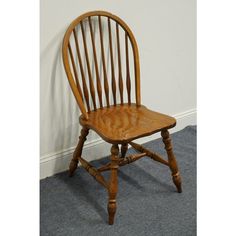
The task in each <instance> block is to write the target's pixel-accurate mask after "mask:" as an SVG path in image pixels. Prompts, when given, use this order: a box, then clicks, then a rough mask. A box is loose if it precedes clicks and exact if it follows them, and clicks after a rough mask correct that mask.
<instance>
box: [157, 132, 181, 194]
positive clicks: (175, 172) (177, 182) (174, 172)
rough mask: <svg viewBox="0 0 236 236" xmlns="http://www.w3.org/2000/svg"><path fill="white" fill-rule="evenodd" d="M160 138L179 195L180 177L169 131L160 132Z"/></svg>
mask: <svg viewBox="0 0 236 236" xmlns="http://www.w3.org/2000/svg"><path fill="white" fill-rule="evenodd" d="M161 136H162V140H163V143H164V144H165V149H166V152H167V155H168V161H169V166H170V170H171V172H172V178H173V182H174V184H175V186H176V188H177V190H178V192H179V193H181V192H182V187H181V177H180V173H179V170H178V165H177V161H176V159H175V156H174V153H173V150H172V145H171V138H170V135H169V131H168V130H162V131H161Z"/></svg>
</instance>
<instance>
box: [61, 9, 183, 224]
mask: <svg viewBox="0 0 236 236" xmlns="http://www.w3.org/2000/svg"><path fill="white" fill-rule="evenodd" d="M122 35H123V37H121V36H122ZM121 38H123V39H121ZM130 52H131V53H132V56H130ZM62 54H63V62H64V67H65V71H66V74H67V78H68V80H69V84H70V86H71V89H72V92H73V94H74V96H75V99H76V101H77V103H78V106H79V108H80V110H81V113H82V114H81V116H80V119H79V121H80V124H81V126H82V129H81V135H80V137H79V142H78V145H77V147H76V149H75V151H74V154H73V158H72V160H71V162H70V166H69V173H70V176H72V175H73V173H74V171H75V170H76V168H77V166H78V162H79V161H80V163H81V165H82V166H83V167H84V168H85V169H86V170H87V171H88V172H89V174H90V175H92V176H93V177H94V178H95V180H97V181H98V182H99V183H100V184H101V185H102V186H104V187H105V188H106V189H107V191H108V206H107V209H108V214H109V220H108V222H109V224H113V223H114V216H115V213H116V195H117V191H118V168H119V167H120V166H123V165H126V164H129V163H132V162H134V161H136V160H138V159H140V158H142V157H144V156H146V157H150V158H151V159H153V160H155V161H157V162H160V163H162V164H164V165H166V166H168V167H169V168H170V170H171V173H172V178H173V182H174V184H175V186H176V188H177V191H178V192H179V193H180V192H182V188H181V177H180V173H179V170H178V166H177V162H176V159H175V156H174V154H173V150H172V144H171V139H170V135H169V132H168V129H170V128H172V127H174V126H175V125H176V120H175V119H174V118H173V117H170V116H167V115H164V114H161V113H158V112H154V111H151V110H149V109H148V108H146V107H145V106H143V105H141V96H140V67H139V55H138V47H137V43H136V40H135V38H134V36H133V33H132V32H131V30H130V28H129V27H128V26H127V24H126V23H125V22H124V21H123V20H121V19H120V18H119V17H117V16H115V15H113V14H111V13H109V12H105V11H92V12H88V13H85V14H83V15H81V16H79V17H78V18H76V19H75V20H74V21H73V22H72V23H71V24H70V26H69V28H68V29H67V31H66V33H65V36H64V40H63V47H62ZM131 64H132V65H131ZM132 68H133V69H132ZM79 71H80V73H79ZM79 75H80V76H79ZM124 78H125V79H124ZM132 83H133V84H134V85H133V84H132ZM125 85H126V86H125ZM125 87H126V88H125ZM132 87H134V90H132ZM132 91H134V94H135V95H134V94H132ZM133 97H135V98H133ZM134 101H135V102H134ZM89 130H94V131H95V132H96V133H97V134H98V135H100V136H101V137H102V139H104V140H105V141H107V142H108V143H111V144H112V147H111V159H110V162H109V163H107V164H106V165H103V166H101V167H99V168H95V167H94V166H92V165H91V164H90V163H89V162H88V161H86V160H85V159H84V158H83V157H82V156H81V154H82V149H83V145H84V142H85V141H86V136H87V135H88V133H89ZM156 132H161V136H162V139H163V142H164V145H165V149H166V151H167V156H168V160H165V159H163V158H162V157H161V156H160V155H158V154H157V153H154V152H152V151H150V150H148V149H146V148H144V147H143V146H141V145H139V144H137V143H134V142H133V140H134V139H137V138H140V137H144V136H148V135H151V134H154V133H156ZM119 145H120V146H121V147H120V148H119ZM128 145H131V146H132V147H133V148H134V149H136V150H137V151H139V152H140V153H139V154H137V155H136V154H135V155H129V156H126V152H127V149H128ZM103 171H110V179H109V180H108V181H107V180H106V179H105V178H104V177H103V175H102V172H103Z"/></svg>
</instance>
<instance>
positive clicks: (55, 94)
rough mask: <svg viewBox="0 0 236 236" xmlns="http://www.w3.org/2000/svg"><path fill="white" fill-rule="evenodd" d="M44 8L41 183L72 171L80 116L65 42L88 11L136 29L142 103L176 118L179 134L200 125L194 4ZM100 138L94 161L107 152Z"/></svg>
mask: <svg viewBox="0 0 236 236" xmlns="http://www.w3.org/2000/svg"><path fill="white" fill-rule="evenodd" d="M40 3H41V11H40V15H41V18H40V22H41V23H40V61H41V65H40V109H41V115H40V129H41V135H40V136H41V141H40V149H41V154H40V156H41V158H40V163H41V178H44V177H46V176H49V175H52V174H54V173H56V172H59V171H62V170H65V169H66V168H67V164H68V160H69V159H70V157H71V153H72V151H73V148H74V146H75V145H76V142H77V139H78V136H79V130H80V127H79V123H78V116H79V114H80V113H79V110H78V108H77V105H76V103H75V99H74V97H73V95H72V93H71V91H70V88H69V85H68V82H67V78H66V76H65V72H64V68H63V64H62V58H61V43H62V39H63V36H64V33H65V30H66V29H67V27H68V25H69V23H70V22H71V21H72V20H73V19H74V18H76V17H77V16H79V15H80V14H82V13H84V12H86V11H91V10H106V11H110V12H112V13H114V14H116V15H118V16H120V17H121V18H122V19H123V20H124V21H125V22H126V23H127V24H128V25H129V26H130V28H131V29H132V31H133V33H134V35H135V37H136V40H137V43H138V46H139V53H140V64H141V92H142V103H143V104H145V105H146V106H148V107H149V108H151V109H153V110H158V111H160V112H163V113H167V114H170V115H173V116H175V117H177V119H178V124H179V125H177V128H176V129H175V130H178V129H181V128H183V127H184V126H186V125H188V124H195V123H196V117H195V116H196V3H195V0H178V1H176V0H149V1H148V2H147V1H135V0H129V1H124V0H99V1H97V0H90V1H79V0H70V1H68V0H50V1H48V0H41V1H40ZM147 3H148V4H147ZM155 137H157V136H155ZM98 138H99V137H98V136H97V135H96V134H94V133H92V134H90V135H89V137H88V142H87V143H88V144H87V146H86V149H85V154H87V155H89V159H90V160H91V159H93V158H98V157H100V156H101V155H105V154H107V153H108V150H109V148H108V146H107V145H105V144H104V143H103V142H102V141H101V140H100V139H98ZM142 141H144V139H143V140H142ZM94 154H95V155H94Z"/></svg>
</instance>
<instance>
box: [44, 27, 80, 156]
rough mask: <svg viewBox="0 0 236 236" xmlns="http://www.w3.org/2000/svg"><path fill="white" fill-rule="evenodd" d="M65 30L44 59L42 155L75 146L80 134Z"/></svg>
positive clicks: (56, 37) (51, 44)
mask: <svg viewBox="0 0 236 236" xmlns="http://www.w3.org/2000/svg"><path fill="white" fill-rule="evenodd" d="M64 32H65V29H63V30H62V31H61V32H60V33H58V34H57V35H56V36H55V37H54V38H53V39H52V40H51V41H50V43H49V44H48V45H47V46H46V47H45V48H44V50H43V51H42V53H41V58H40V59H41V63H40V69H41V76H40V77H41V81H40V93H41V94H40V95H41V96H40V108H41V109H40V110H41V112H40V118H41V127H40V129H41V135H40V136H41V140H40V141H41V142H40V145H41V155H45V154H49V153H54V152H58V151H61V150H64V149H67V148H69V147H71V146H74V145H75V143H76V142H77V139H78V136H79V129H80V126H79V121H78V117H79V115H80V111H79V109H78V108H77V104H76V102H75V100H74V97H73V94H72V93H71V90H70V87H69V84H68V81H67V78H66V75H65V71H64V66H63V62H62V54H61V51H62V50H61V47H62V40H63V35H64ZM49 61H51V63H50V64H48V62H49Z"/></svg>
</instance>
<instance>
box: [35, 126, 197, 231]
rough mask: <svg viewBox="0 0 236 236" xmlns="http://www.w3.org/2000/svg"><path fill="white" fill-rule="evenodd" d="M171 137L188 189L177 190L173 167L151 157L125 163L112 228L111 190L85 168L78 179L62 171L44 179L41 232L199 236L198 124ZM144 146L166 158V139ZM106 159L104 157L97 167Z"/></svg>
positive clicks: (121, 171)
mask: <svg viewBox="0 0 236 236" xmlns="http://www.w3.org/2000/svg"><path fill="white" fill-rule="evenodd" d="M171 137H172V143H173V146H174V152H175V155H176V158H177V161H178V164H179V168H180V171H181V174H182V183H183V185H182V186H183V193H181V194H179V193H177V192H176V189H175V186H174V184H173V183H172V179H171V175H170V171H169V169H168V167H166V166H164V165H162V164H160V163H157V162H154V161H153V160H151V159H150V158H147V157H143V158H142V159H141V160H138V161H136V162H135V163H132V164H130V165H126V166H123V167H121V168H120V171H119V191H118V196H117V204H118V208H117V213H116V217H115V224H114V225H113V226H110V225H108V224H107V210H106V208H107V192H106V190H105V189H104V188H103V187H102V186H100V184H98V183H97V182H96V181H95V180H93V178H92V177H91V176H90V175H89V174H88V173H87V172H86V171H85V170H84V169H82V168H78V169H77V171H76V174H75V176H74V177H73V178H69V177H68V173H67V172H64V173H60V174H58V175H55V176H53V177H50V178H46V179H44V180H42V181H41V183H40V209H41V210H40V231H41V232H40V235H41V236H46V235H48V236H75V235H76V236H83V235H97V236H100V235H108V236H109V235H112V236H115V235H121V236H123V235H124V236H130V235H136V236H138V235H142V236H143V235H148V236H149V235H155V236H194V235H196V126H188V127H186V128H185V129H183V130H181V131H179V132H176V133H174V134H172V136H171ZM144 146H146V147H148V148H150V149H152V150H155V151H156V152H158V153H159V154H161V155H163V156H166V153H165V150H164V147H163V143H162V141H161V139H158V140H155V141H151V142H149V143H146V144H145V145H144ZM133 152H134V150H132V149H130V150H129V153H133ZM106 162H107V158H103V159H101V160H98V161H94V162H93V165H95V166H98V165H99V164H101V163H106ZM104 173H105V172H104ZM107 174H108V173H106V175H105V177H107V176H108V175H107Z"/></svg>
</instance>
